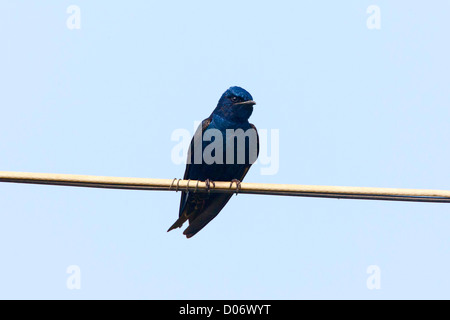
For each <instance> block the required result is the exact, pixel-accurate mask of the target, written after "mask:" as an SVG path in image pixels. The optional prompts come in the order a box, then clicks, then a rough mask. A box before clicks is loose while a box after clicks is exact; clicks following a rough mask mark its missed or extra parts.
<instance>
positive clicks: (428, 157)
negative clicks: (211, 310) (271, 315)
mask: <svg viewBox="0 0 450 320" xmlns="http://www.w3.org/2000/svg"><path fill="white" fill-rule="evenodd" d="M72 4H74V5H78V6H79V7H80V9H81V29H80V30H69V29H68V28H67V27H66V20H67V18H68V17H69V14H67V13H66V9H67V7H68V6H69V5H72ZM370 5H378V6H379V7H380V9H381V30H369V29H368V28H367V26H366V20H367V18H368V17H369V15H368V14H367V13H366V10H367V8H368V6H370ZM449 12H450V4H449V3H448V2H446V1H432V2H424V1H381V0H379V1H365V0H364V1H363V0H358V1H357V0H353V1H340V2H339V1H277V2H274V1H226V2H212V1H189V2H186V1H165V2H163V1H127V2H122V3H120V2H117V1H116V2H114V3H108V4H106V3H105V2H100V1H95V2H94V1H85V0H84V1H82V0H76V1H70V2H69V1H12V0H2V1H1V2H0V39H1V42H2V48H3V50H1V51H0V88H1V95H0V106H1V109H0V110H1V119H2V125H1V126H0V170H1V171H26V172H52V173H72V174H92V175H106V176H124V177H127V176H130V177H151V178H170V179H171V178H174V177H182V175H183V173H184V166H183V165H176V164H174V163H173V162H172V161H171V150H172V148H173V147H174V146H175V144H176V143H175V142H173V141H171V134H172V132H173V131H174V130H176V129H180V128H185V129H187V130H189V131H192V129H193V122H194V121H195V120H202V119H204V118H206V117H207V116H209V114H210V113H211V111H212V110H213V108H214V107H215V105H216V103H217V101H218V99H219V97H220V95H221V94H222V93H223V92H224V91H225V90H226V89H227V88H228V87H230V86H232V85H239V86H242V87H244V88H246V89H247V90H248V91H249V92H250V93H251V94H252V95H253V97H254V99H255V100H256V101H257V103H258V105H257V106H256V107H255V111H254V114H253V116H252V118H251V122H253V123H254V124H255V125H256V126H257V127H258V128H260V129H268V130H270V129H279V132H280V154H279V157H280V167H279V171H278V173H277V174H275V175H270V176H264V175H261V174H260V169H261V166H255V167H254V168H252V170H250V173H249V174H248V176H247V178H246V181H247V182H267V183H296V184H315V185H340V186H373V187H401V188H421V189H422V188H429V189H447V190H448V189H450V170H449V165H448V164H449V163H450V152H449V148H448V137H449V136H450V128H449V125H448V123H449V117H450V108H449V103H450V91H449V74H450V62H449V57H450V46H449V42H448V31H449V30H450V22H449V21H450V20H449V19H448V13H449ZM179 197H180V194H179V193H178V194H176V193H173V192H146V191H118V190H97V189H83V188H68V187H51V186H32V185H14V184H4V183H0V201H1V205H2V210H1V213H0V219H1V223H0V252H1V255H2V259H1V261H2V263H1V264H0V298H3V299H4V298H44V299H45V298H58V299H78V298H86V299H90V298H106V299H107V298H146V299H219V298H220V299H300V298H359V299H380V298H385V299H391V298H447V299H448V298H450V294H449V289H448V288H449V287H450V280H449V278H448V270H449V268H450V257H449V246H450V235H449V230H450V205H448V204H420V203H395V202H376V201H357V200H332V199H311V198H290V197H272V196H256V195H240V196H237V197H233V199H232V200H231V201H230V203H229V204H228V205H227V206H226V207H225V209H224V210H223V211H222V212H221V214H220V215H219V216H218V217H217V218H216V219H215V220H214V221H213V222H211V223H210V224H209V225H208V226H207V227H206V228H205V229H204V230H202V231H201V232H200V233H199V234H198V235H196V236H195V237H194V238H192V239H189V240H186V239H185V237H184V236H182V230H180V229H178V230H176V231H172V232H171V233H166V230H167V229H168V227H169V226H170V225H171V224H172V223H173V222H174V221H175V219H176V217H177V215H178V206H179ZM71 265H77V266H79V267H80V270H81V278H80V279H81V290H69V289H67V287H66V280H67V278H68V276H69V275H68V274H66V269H67V267H68V266H71ZM370 265H377V266H379V268H380V270H381V289H380V290H369V289H368V288H367V286H366V280H367V278H368V276H369V275H368V274H367V273H366V270H367V267H369V266H370Z"/></svg>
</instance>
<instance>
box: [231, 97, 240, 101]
mask: <svg viewBox="0 0 450 320" xmlns="http://www.w3.org/2000/svg"><path fill="white" fill-rule="evenodd" d="M231 101H232V102H238V101H239V98H238V97H231Z"/></svg>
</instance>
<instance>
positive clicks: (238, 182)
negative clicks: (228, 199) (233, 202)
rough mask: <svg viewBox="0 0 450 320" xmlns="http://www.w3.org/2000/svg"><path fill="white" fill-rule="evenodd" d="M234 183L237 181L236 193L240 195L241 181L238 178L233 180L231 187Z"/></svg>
mask: <svg viewBox="0 0 450 320" xmlns="http://www.w3.org/2000/svg"><path fill="white" fill-rule="evenodd" d="M233 183H236V195H238V193H239V190H241V181H239V180H238V179H233V180H231V183H230V189H231V187H232V186H233Z"/></svg>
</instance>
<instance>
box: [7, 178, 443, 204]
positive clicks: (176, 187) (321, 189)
mask: <svg viewBox="0 0 450 320" xmlns="http://www.w3.org/2000/svg"><path fill="white" fill-rule="evenodd" d="M0 182H11V183H27V184H44V185H58V186H72V187H88V188H107V189H130V190H166V191H195V192H211V193H236V192H238V193H243V194H265V195H278V196H297V197H318V198H338V199H364V200H390V201H414V202H441V203H450V191H446V190H420V189H395V188H368V187H332V186H310V185H293V184H267V183H247V182H242V183H241V184H240V187H239V188H237V185H236V183H231V182H229V181H228V182H224V181H214V183H211V184H210V186H209V188H208V185H207V183H205V182H203V181H197V180H181V179H149V178H120V177H101V176H85V175H72V174H51V173H25V172H3V171H0Z"/></svg>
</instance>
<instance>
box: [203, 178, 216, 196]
mask: <svg viewBox="0 0 450 320" xmlns="http://www.w3.org/2000/svg"><path fill="white" fill-rule="evenodd" d="M205 184H206V190H207V191H208V194H210V193H211V184H212V185H213V188H215V187H216V184H215V183H214V181H212V180H209V179H206V180H205Z"/></svg>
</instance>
